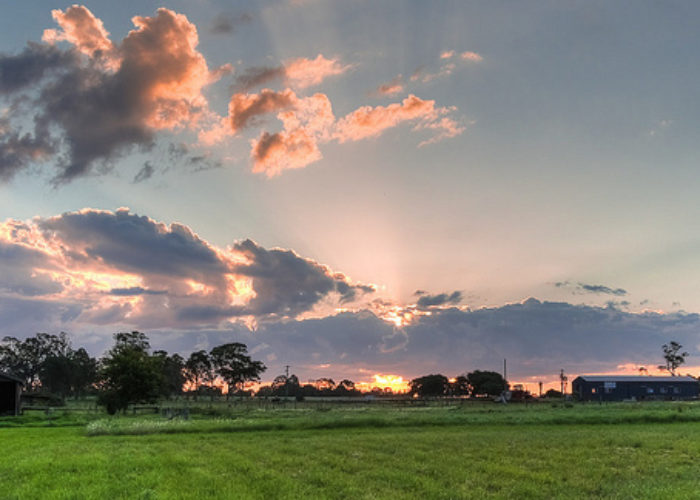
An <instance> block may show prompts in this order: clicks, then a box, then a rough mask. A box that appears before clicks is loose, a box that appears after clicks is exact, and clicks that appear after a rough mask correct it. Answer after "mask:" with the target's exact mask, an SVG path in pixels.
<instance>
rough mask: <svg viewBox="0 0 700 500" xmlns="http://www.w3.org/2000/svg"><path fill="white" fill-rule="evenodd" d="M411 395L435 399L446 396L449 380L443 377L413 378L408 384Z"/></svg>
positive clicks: (426, 376)
mask: <svg viewBox="0 0 700 500" xmlns="http://www.w3.org/2000/svg"><path fill="white" fill-rule="evenodd" d="M409 385H410V387H411V391H410V392H411V394H418V395H419V396H420V397H423V398H425V397H436V396H444V395H445V394H447V390H448V388H449V385H450V383H449V380H448V379H447V377H445V376H444V375H440V374H437V375H425V376H423V377H418V378H414V379H413V380H411V382H410V383H409Z"/></svg>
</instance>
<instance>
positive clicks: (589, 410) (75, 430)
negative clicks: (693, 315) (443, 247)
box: [0, 403, 700, 499]
mask: <svg viewBox="0 0 700 500" xmlns="http://www.w3.org/2000/svg"><path fill="white" fill-rule="evenodd" d="M42 418H44V417H40V416H32V417H31V418H30V417H23V419H24V420H22V419H20V420H19V421H18V420H16V419H15V420H13V421H12V422H14V424H13V425H12V426H10V424H9V422H11V420H10V419H3V420H1V421H0V443H2V445H1V446H2V452H1V453H0V498H17V499H25V498H26V499H31V498H37V499H39V498H41V499H44V498H162V499H171V498H260V499H263V498H265V499H267V498H290V499H291V498H294V499H297V498H349V499H354V498H422V499H431V498H445V499H447V498H660V499H661V498H663V499H670V498H673V499H676V498H689V499H690V498H698V492H700V461H699V459H700V406H698V405H696V404H690V403H682V404H671V403H669V404H646V405H637V404H631V405H603V406H598V405H575V406H573V407H565V406H563V405H562V406H558V407H552V406H550V405H539V406H533V405H531V406H530V407H527V408H526V407H524V406H522V405H520V406H517V405H510V406H508V407H501V406H498V405H491V404H489V405H475V406H471V405H466V406H452V407H441V406H438V407H424V408H409V409H397V408H376V409H375V408H372V407H357V408H347V407H324V408H323V410H322V411H319V410H314V409H313V408H308V407H305V408H303V409H296V410H294V409H286V410H283V409H278V410H268V411H263V410H256V409H253V408H245V407H242V408H238V409H231V410H228V411H226V412H223V413H222V414H221V415H219V416H216V417H211V416H198V415H193V418H191V419H190V420H188V421H186V422H181V421H176V420H173V421H168V420H164V419H162V418H160V417H157V416H151V417H149V416H139V417H118V418H116V419H103V418H100V419H98V420H95V419H94V417H93V418H92V420H93V422H92V423H89V424H87V425H85V420H86V418H85V417H84V416H82V417H79V418H78V417H72V416H69V417H63V416H60V415H59V416H56V417H54V418H53V419H52V420H51V421H50V422H48V421H46V420H43V421H42ZM18 424H19V425H18ZM47 424H50V426H47Z"/></svg>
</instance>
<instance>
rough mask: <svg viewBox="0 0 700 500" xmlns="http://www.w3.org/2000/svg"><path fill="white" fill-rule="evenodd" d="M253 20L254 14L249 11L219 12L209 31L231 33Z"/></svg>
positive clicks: (221, 33) (219, 33) (223, 33)
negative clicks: (234, 13)
mask: <svg viewBox="0 0 700 500" xmlns="http://www.w3.org/2000/svg"><path fill="white" fill-rule="evenodd" d="M252 20H253V16H252V15H251V14H249V13H248V12H242V13H240V14H236V15H231V14H219V15H217V16H216V18H215V19H214V21H213V22H212V23H211V27H210V29H209V31H210V32H211V33H214V34H215V35H230V34H232V33H234V32H235V31H236V29H237V28H238V27H239V26H242V25H244V24H248V23H250V22H251V21H252Z"/></svg>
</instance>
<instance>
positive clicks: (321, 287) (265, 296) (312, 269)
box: [234, 240, 373, 317]
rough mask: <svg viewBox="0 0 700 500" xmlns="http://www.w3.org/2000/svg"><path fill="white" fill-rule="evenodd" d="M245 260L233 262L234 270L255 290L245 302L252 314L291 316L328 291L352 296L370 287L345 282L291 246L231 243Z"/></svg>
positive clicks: (343, 296)
mask: <svg viewBox="0 0 700 500" xmlns="http://www.w3.org/2000/svg"><path fill="white" fill-rule="evenodd" d="M234 249H235V250H237V251H238V252H241V253H242V254H243V255H244V256H245V257H246V258H247V259H248V263H246V264H241V265H239V266H236V273H237V274H239V275H242V276H246V277H249V278H251V279H252V281H253V289H254V290H255V292H256V294H257V295H256V297H254V298H253V299H252V300H251V302H250V305H249V308H250V311H251V312H252V313H253V314H255V315H267V314H272V315H279V316H285V317H294V316H296V315H298V314H300V313H302V312H304V311H308V310H310V309H312V308H313V307H314V306H315V305H316V304H317V303H319V302H320V301H321V300H322V299H323V298H325V297H326V296H327V295H328V294H330V293H332V292H337V293H339V294H340V296H341V300H346V301H347V300H352V299H354V298H355V297H356V295H357V294H358V293H366V292H367V291H370V290H371V291H373V288H372V287H368V286H364V287H362V286H355V285H349V284H348V282H347V279H346V278H345V276H343V275H342V274H331V273H330V272H329V270H328V268H326V267H324V266H321V265H319V264H318V263H316V262H314V261H312V260H308V259H304V258H302V257H299V256H298V255H297V254H296V253H294V252H293V251H291V250H284V249H272V250H267V249H265V248H263V247H261V246H259V245H257V244H256V243H255V242H253V241H251V240H245V241H242V242H240V243H237V244H236V245H234Z"/></svg>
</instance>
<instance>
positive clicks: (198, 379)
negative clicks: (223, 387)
mask: <svg viewBox="0 0 700 500" xmlns="http://www.w3.org/2000/svg"><path fill="white" fill-rule="evenodd" d="M185 377H186V378H187V381H188V382H189V383H190V384H192V385H193V386H194V391H195V394H197V392H198V391H199V388H200V386H201V385H202V384H207V383H209V382H211V381H212V380H213V379H214V373H213V367H212V365H211V358H210V357H209V353H208V352H207V351H204V350H202V351H195V352H193V353H192V354H190V357H189V358H187V361H185ZM195 397H196V396H195Z"/></svg>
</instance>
